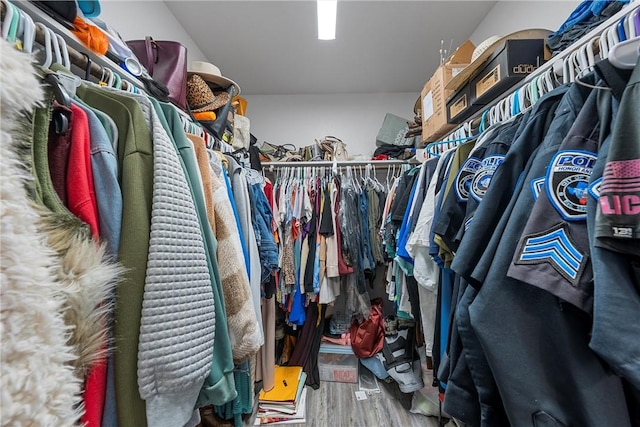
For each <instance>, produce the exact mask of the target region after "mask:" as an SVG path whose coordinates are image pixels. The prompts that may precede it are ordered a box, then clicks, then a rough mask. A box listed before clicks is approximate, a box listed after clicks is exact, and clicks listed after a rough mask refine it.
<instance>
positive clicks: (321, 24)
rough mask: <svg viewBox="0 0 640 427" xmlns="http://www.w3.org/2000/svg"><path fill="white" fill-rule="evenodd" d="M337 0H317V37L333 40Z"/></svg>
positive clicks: (334, 36)
mask: <svg viewBox="0 0 640 427" xmlns="http://www.w3.org/2000/svg"><path fill="white" fill-rule="evenodd" d="M337 14H338V0H318V39H319V40H335V38H336V15H337Z"/></svg>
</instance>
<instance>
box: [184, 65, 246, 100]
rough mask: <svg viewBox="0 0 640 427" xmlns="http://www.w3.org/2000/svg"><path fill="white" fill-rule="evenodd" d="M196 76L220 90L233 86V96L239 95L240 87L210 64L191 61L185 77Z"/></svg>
mask: <svg viewBox="0 0 640 427" xmlns="http://www.w3.org/2000/svg"><path fill="white" fill-rule="evenodd" d="M193 74H197V75H199V76H200V77H202V78H203V79H204V80H205V81H207V82H209V83H213V84H215V85H217V86H220V88H221V89H226V88H228V87H229V86H231V85H233V87H234V88H235V95H240V86H238V83H236V82H234V81H233V80H231V79H229V78H227V77H224V76H223V75H222V72H221V71H220V68H218V67H216V66H215V65H213V64H212V63H210V62H204V61H193V62H192V63H191V65H190V66H189V69H188V70H187V76H191V75H193Z"/></svg>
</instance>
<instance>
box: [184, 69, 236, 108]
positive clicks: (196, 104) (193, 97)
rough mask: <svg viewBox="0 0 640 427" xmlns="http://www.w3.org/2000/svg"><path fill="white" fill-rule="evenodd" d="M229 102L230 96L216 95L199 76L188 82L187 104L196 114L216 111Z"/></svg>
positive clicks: (225, 93)
mask: <svg viewBox="0 0 640 427" xmlns="http://www.w3.org/2000/svg"><path fill="white" fill-rule="evenodd" d="M228 102H229V94H228V93H227V92H220V93H219V94H217V95H215V94H214V93H213V91H212V90H211V88H210V87H209V85H208V84H207V82H205V81H204V80H203V79H202V77H200V76H199V75H197V74H194V75H192V76H191V77H189V80H187V104H189V108H191V111H192V112H194V113H201V112H203V111H215V110H217V109H218V108H220V107H222V106H223V105H225V104H227V103H228Z"/></svg>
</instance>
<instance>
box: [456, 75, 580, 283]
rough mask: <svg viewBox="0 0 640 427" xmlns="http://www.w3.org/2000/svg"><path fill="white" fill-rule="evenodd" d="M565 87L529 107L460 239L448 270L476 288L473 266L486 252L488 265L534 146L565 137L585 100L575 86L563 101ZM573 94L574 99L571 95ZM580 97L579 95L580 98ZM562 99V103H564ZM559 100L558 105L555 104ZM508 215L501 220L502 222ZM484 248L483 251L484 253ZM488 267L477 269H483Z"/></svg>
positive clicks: (480, 278)
mask: <svg viewBox="0 0 640 427" xmlns="http://www.w3.org/2000/svg"><path fill="white" fill-rule="evenodd" d="M567 90H568V87H566V86H563V87H559V88H557V89H555V90H553V91H551V92H549V93H548V94H546V95H544V96H543V97H542V98H540V99H539V100H538V102H537V103H536V105H535V106H534V107H533V111H532V112H531V116H530V119H529V121H528V122H527V125H526V127H525V129H524V130H523V131H522V133H521V134H520V136H519V137H518V139H517V141H514V143H513V144H512V149H511V152H510V153H508V154H507V156H506V157H505V159H504V162H503V163H502V165H501V166H500V168H499V169H498V170H497V171H496V173H495V176H494V177H493V179H495V182H497V183H498V185H494V186H492V187H490V189H489V191H487V193H486V194H485V195H484V198H483V200H484V201H485V203H483V204H482V208H481V209H478V210H477V211H476V212H475V213H474V215H473V222H472V223H471V224H470V226H469V228H468V230H467V232H466V233H465V236H464V238H463V239H462V240H461V241H460V245H459V247H458V252H457V253H456V257H455V259H454V260H453V263H452V265H451V267H452V269H453V270H454V271H455V272H456V273H457V274H460V275H461V276H462V277H464V278H465V279H466V280H467V281H469V283H471V284H472V285H474V286H477V285H478V284H479V283H481V282H482V279H483V277H484V273H482V272H479V273H478V275H479V278H478V279H474V278H473V277H472V275H473V271H474V269H475V268H476V265H477V264H478V263H479V262H480V260H481V258H482V257H483V253H484V252H487V257H486V262H488V263H490V261H491V259H492V258H493V254H494V253H495V243H497V242H494V245H492V246H491V247H490V248H488V246H489V245H490V242H491V240H492V239H493V236H498V237H499V236H500V235H501V233H502V230H503V229H504V224H503V225H502V226H501V225H500V222H501V218H502V217H503V214H504V213H506V212H508V210H507V208H508V205H509V204H510V202H511V199H512V196H513V195H514V192H519V191H520V188H519V187H520V186H521V185H522V183H520V184H518V181H519V180H520V178H521V176H520V175H521V174H522V173H523V171H526V168H527V166H526V165H527V163H529V162H530V161H531V159H532V157H533V156H534V153H535V152H536V150H537V148H538V146H539V145H540V143H541V142H542V140H543V138H544V137H545V135H546V134H547V133H549V132H552V133H553V134H555V135H556V137H560V138H561V136H559V135H564V134H566V131H567V130H568V128H569V125H570V123H571V122H572V121H573V120H574V119H575V116H576V114H577V111H578V110H579V108H580V107H581V106H582V104H583V103H584V98H586V96H585V95H584V94H583V93H584V92H587V93H588V92H589V90H588V89H587V88H584V87H582V86H579V85H574V86H572V94H570V95H569V96H567V97H565V96H564V95H565V93H566V92H567ZM573 92H575V95H574V94H573ZM581 94H583V95H581ZM565 98H566V99H565ZM561 99H562V104H560V105H559V104H558V102H560V100H561ZM555 117H559V118H562V119H565V120H566V121H558V122H556V123H555V125H554V127H553V129H552V128H551V127H550V122H551V121H552V120H553V119H554V118H555ZM506 218H508V215H506V216H505V219H506ZM485 248H486V249H485ZM487 267H488V265H484V266H480V268H483V269H486V268H487Z"/></svg>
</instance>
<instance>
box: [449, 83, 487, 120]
mask: <svg viewBox="0 0 640 427" xmlns="http://www.w3.org/2000/svg"><path fill="white" fill-rule="evenodd" d="M483 106H484V105H481V104H479V103H476V102H475V98H474V97H473V96H472V93H471V86H470V85H469V83H467V84H465V85H464V86H462V87H461V88H460V89H458V90H457V91H456V92H455V93H454V94H453V95H451V97H450V98H449V99H448V100H447V123H449V124H459V123H462V122H463V121H465V120H466V119H468V118H469V117H470V116H471V115H472V114H473V113H475V112H477V111H478V110H480V109H481V108H482V107H483Z"/></svg>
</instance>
